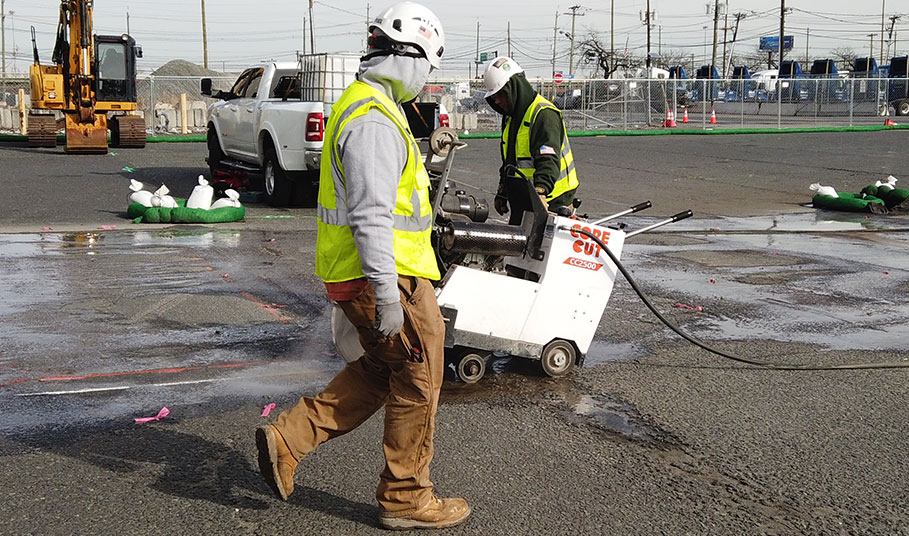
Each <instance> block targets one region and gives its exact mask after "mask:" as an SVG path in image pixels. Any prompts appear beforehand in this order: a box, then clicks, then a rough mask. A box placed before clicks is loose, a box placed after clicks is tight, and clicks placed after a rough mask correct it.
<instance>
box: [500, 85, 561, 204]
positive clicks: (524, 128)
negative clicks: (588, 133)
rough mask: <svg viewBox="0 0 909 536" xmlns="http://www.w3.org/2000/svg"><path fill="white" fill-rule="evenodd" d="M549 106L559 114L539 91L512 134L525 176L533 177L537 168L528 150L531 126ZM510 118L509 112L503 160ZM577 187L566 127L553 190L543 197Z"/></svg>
mask: <svg viewBox="0 0 909 536" xmlns="http://www.w3.org/2000/svg"><path fill="white" fill-rule="evenodd" d="M546 108H552V109H553V110H555V111H556V113H558V114H559V118H560V119H561V117H562V112H561V111H559V109H558V108H556V107H555V105H554V104H552V103H551V102H549V101H548V100H546V99H545V98H544V97H543V96H542V95H539V94H538V95H537V96H536V98H534V99H533V102H531V103H530V106H528V107H527V111H526V112H525V113H524V118H523V120H522V121H521V124H520V125H519V126H518V133H517V135H516V137H515V148H514V153H515V159H516V162H515V165H516V166H517V168H518V171H520V172H521V173H523V174H524V176H525V177H527V179H528V180H530V181H533V175H534V173H535V172H536V168H534V167H533V155H532V153H531V152H530V127H531V125H533V122H534V121H535V120H536V118H537V114H539V113H540V112H541V111H542V110H545V109H546ZM511 122H512V118H511V117H510V116H509V117H508V118H507V119H506V120H505V128H504V129H502V159H503V161H504V159H505V157H506V155H507V154H508V134H509V130H510V129H511ZM577 187H578V174H577V172H576V171H575V167H574V154H573V153H572V152H571V144H570V143H569V142H568V133H567V131H566V132H564V133H563V134H562V146H561V153H560V155H559V176H558V177H557V178H556V180H555V183H554V184H553V186H552V191H551V192H549V195H547V196H546V199H547V200H549V201H552V200H553V199H555V198H557V197H559V196H560V195H562V194H564V193H565V192H567V191H569V190H573V189H575V188H577Z"/></svg>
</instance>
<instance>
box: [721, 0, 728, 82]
mask: <svg viewBox="0 0 909 536" xmlns="http://www.w3.org/2000/svg"><path fill="white" fill-rule="evenodd" d="M723 17H724V18H723V72H722V77H723V78H726V42H727V41H728V40H729V39H728V37H729V6H726V9H724V10H723Z"/></svg>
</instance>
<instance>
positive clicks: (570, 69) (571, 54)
mask: <svg viewBox="0 0 909 536" xmlns="http://www.w3.org/2000/svg"><path fill="white" fill-rule="evenodd" d="M647 1H648V2H650V0H647ZM568 9H570V10H571V51H570V52H569V53H568V76H569V77H570V76H571V75H573V74H574V19H575V17H577V16H578V10H579V9H581V6H579V5H574V6H571V7H570V8H568ZM565 14H566V15H568V13H565ZM581 16H582V17H583V16H584V14H583V13H581Z"/></svg>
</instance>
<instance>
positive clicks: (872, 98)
mask: <svg viewBox="0 0 909 536" xmlns="http://www.w3.org/2000/svg"><path fill="white" fill-rule="evenodd" d="M880 77H881V71H880V69H879V68H878V66H877V60H876V59H874V58H873V57H869V58H855V60H853V62H852V99H853V100H854V101H855V102H877V101H878V99H879V98H880V85H881V83H880Z"/></svg>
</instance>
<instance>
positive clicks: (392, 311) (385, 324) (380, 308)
mask: <svg viewBox="0 0 909 536" xmlns="http://www.w3.org/2000/svg"><path fill="white" fill-rule="evenodd" d="M403 326H404V307H402V306H401V302H400V301H396V302H392V303H386V304H384V305H378V304H377V305H376V330H378V331H379V333H381V334H382V335H383V336H384V337H394V336H395V335H397V334H398V332H400V331H401V328H402V327H403Z"/></svg>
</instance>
